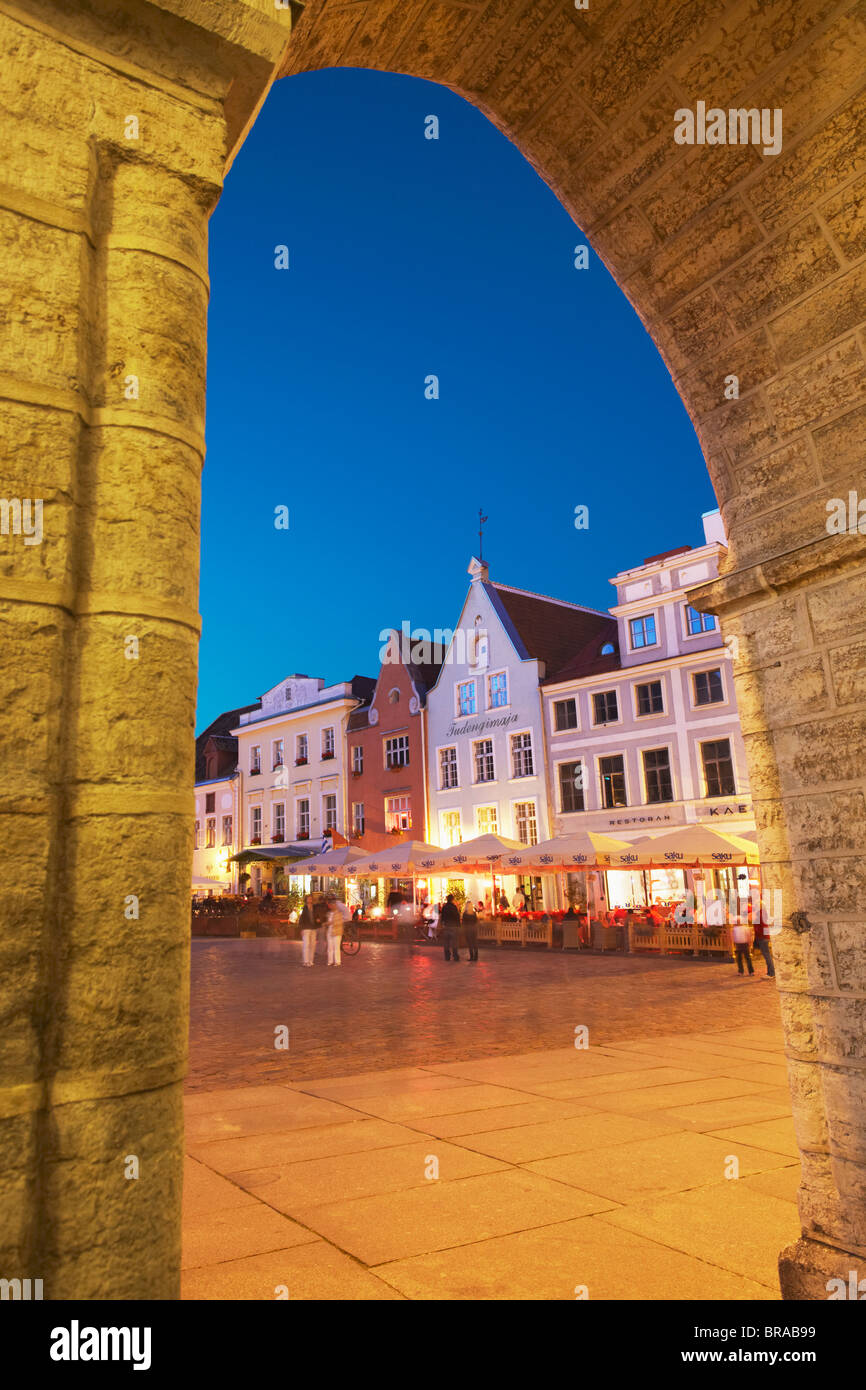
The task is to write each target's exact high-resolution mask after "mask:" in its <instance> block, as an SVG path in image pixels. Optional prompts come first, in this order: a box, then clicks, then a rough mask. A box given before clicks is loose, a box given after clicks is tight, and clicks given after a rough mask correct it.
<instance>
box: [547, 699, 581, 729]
mask: <svg viewBox="0 0 866 1390" xmlns="http://www.w3.org/2000/svg"><path fill="white" fill-rule="evenodd" d="M553 727H554V728H555V729H556V731H557V733H559V732H561V730H562V729H576V728H577V701H576V700H554V702H553Z"/></svg>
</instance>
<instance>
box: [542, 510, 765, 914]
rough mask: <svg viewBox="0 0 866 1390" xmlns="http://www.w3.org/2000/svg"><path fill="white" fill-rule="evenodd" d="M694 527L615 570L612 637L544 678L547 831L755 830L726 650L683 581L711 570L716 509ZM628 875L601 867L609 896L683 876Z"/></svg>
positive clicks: (628, 895) (637, 897)
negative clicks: (699, 539)
mask: <svg viewBox="0 0 866 1390" xmlns="http://www.w3.org/2000/svg"><path fill="white" fill-rule="evenodd" d="M704 529H705V536H706V543H705V544H704V545H703V546H699V547H696V548H688V547H683V548H681V549H679V550H677V551H673V552H669V553H667V554H665V555H660V556H655V557H652V558H650V559H649V560H647V561H645V562H644V564H642V565H640V566H638V567H636V568H634V569H631V570H626V571H623V572H621V573H620V574H617V575H616V576H614V578H613V579H612V580H611V583H612V584H613V585H614V586H615V587H616V590H617V603H616V605H615V606H614V607H613V608H612V609H611V614H612V616H613V617H614V618H615V620H616V624H617V635H616V641H615V643H614V642H609V643H607V644H606V645H605V650H604V652H602V651H601V650H599V651H598V652H597V653H593V652H592V651H585V652H583V653H581V654H579V655H578V656H577V657H576V658H575V660H574V661H573V662H572V663H571V664H570V666H569V667H566V668H565V670H563V671H562V672H561V673H560V674H559V676H558V677H557V678H556V679H555V680H553V681H551V682H548V683H546V684H545V686H544V695H543V699H544V718H545V732H546V737H547V744H548V748H549V758H550V786H551V803H550V818H551V824H552V827H553V830H554V833H556V834H568V833H570V832H573V831H578V830H595V831H601V832H603V833H605V834H607V835H612V836H614V837H616V838H618V839H622V840H634V839H637V838H639V837H640V836H642V835H645V834H647V833H650V832H653V831H662V830H670V829H675V828H676V827H677V826H681V825H694V824H707V825H711V826H713V827H715V828H718V829H721V830H724V831H728V832H731V833H735V834H738V835H743V834H746V835H750V834H753V832H754V829H755V823H754V816H753V811H752V798H751V793H750V789H749V781H748V773H747V769H746V756H745V746H744V743H743V738H742V734H741V731H740V721H739V715H738V712H737V706H736V700H735V696H734V684H733V673H732V662H731V654H730V652H729V651H728V650H727V648H726V647H725V645H724V643H723V641H722V638H721V634H720V632H719V628H718V622H717V620H716V619H715V618H713V617H711V616H707V615H703V614H700V613H698V612H696V610H695V609H694V608H693V607H692V606H691V605H690V604H689V602H688V597H687V590H688V588H689V587H690V586H696V585H698V584H701V583H704V582H706V581H707V580H709V579H712V578H714V577H715V576H716V574H717V572H718V565H719V560H720V557H721V556H722V555H723V554H724V551H725V538H724V532H723V530H722V526H721V519H720V517H719V514H718V513H717V512H715V513H708V514H707V515H706V516H705V517H704ZM613 647H615V650H612V648H613ZM638 878H640V875H629V874H626V873H624V872H623V873H617V874H613V873H611V874H608V875H607V884H608V893H609V896H610V897H611V898H613V899H616V898H619V899H623V901H622V903H621V905H629V904H630V902H631V901H634V902H639V901H642V892H643V891H644V890H646V891H647V892H648V893H649V894H650V896H651V898H655V897H662V898H664V897H666V896H668V895H670V896H676V895H677V893H678V892H679V891H681V889H682V887H683V886H684V885H683V882H682V880H681V873H680V871H676V872H673V871H666V870H664V871H660V872H658V873H655V872H654V873H653V875H652V876H651V878H652V881H651V882H649V883H643V882H641V883H638V881H637V880H638ZM632 880H634V881H632ZM613 905H620V904H617V903H616V902H614V904H613Z"/></svg>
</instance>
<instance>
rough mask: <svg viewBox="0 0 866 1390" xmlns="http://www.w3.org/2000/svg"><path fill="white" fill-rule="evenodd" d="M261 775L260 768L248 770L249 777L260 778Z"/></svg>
mask: <svg viewBox="0 0 866 1390" xmlns="http://www.w3.org/2000/svg"><path fill="white" fill-rule="evenodd" d="M261 774H262V769H261V768H260V767H251V768H250V776H251V777H260V776H261Z"/></svg>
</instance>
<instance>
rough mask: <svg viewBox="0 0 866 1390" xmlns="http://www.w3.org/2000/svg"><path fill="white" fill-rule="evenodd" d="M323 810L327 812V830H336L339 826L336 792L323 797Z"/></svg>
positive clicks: (325, 818)
mask: <svg viewBox="0 0 866 1390" xmlns="http://www.w3.org/2000/svg"><path fill="white" fill-rule="evenodd" d="M322 810H323V811H324V813H325V817H324V820H325V824H324V829H325V830H336V828H337V797H336V793H334V792H329V793H328V794H327V796H323V797H322Z"/></svg>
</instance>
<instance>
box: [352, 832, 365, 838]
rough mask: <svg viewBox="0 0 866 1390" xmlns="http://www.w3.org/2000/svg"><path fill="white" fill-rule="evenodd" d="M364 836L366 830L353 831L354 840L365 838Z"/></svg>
mask: <svg viewBox="0 0 866 1390" xmlns="http://www.w3.org/2000/svg"><path fill="white" fill-rule="evenodd" d="M363 838H364V832H363V830H353V831H352V839H353V840H363Z"/></svg>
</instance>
